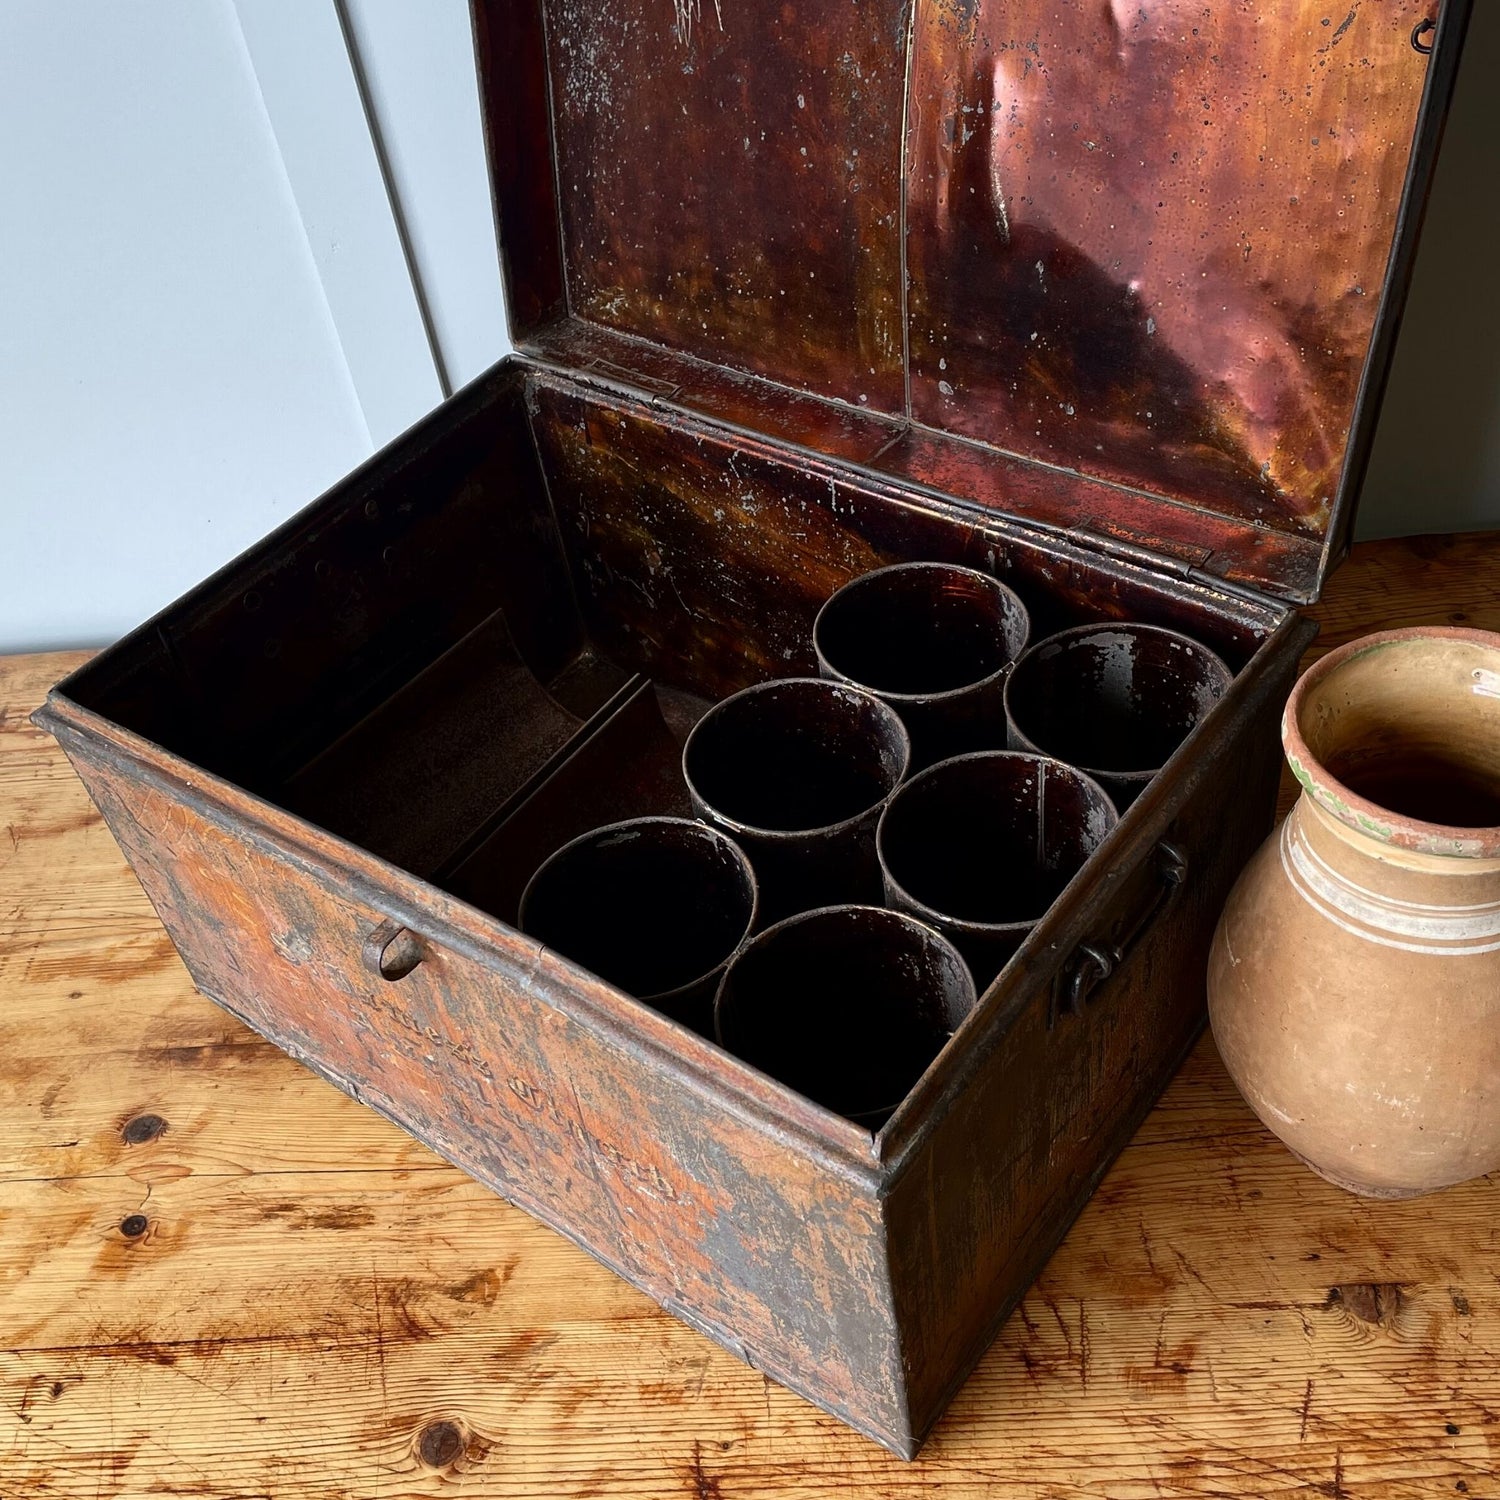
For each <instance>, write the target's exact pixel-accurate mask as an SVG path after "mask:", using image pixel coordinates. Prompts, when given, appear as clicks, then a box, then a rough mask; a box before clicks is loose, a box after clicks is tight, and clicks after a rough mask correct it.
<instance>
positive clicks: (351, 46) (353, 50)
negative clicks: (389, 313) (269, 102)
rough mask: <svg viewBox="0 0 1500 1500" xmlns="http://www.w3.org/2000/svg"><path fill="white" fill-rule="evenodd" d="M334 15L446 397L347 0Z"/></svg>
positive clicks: (432, 327) (422, 286)
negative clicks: (336, 18)
mask: <svg viewBox="0 0 1500 1500" xmlns="http://www.w3.org/2000/svg"><path fill="white" fill-rule="evenodd" d="M333 9H334V14H335V15H337V17H338V22H339V34H340V35H341V36H342V37H343V39H344V50H345V51H346V52H347V53H348V55H349V68H350V71H351V72H352V73H353V75H354V87H355V89H356V90H357V91H358V93H359V107H360V109H361V110H362V111H363V112H364V117H365V126H366V128H367V129H368V130H369V132H370V144H371V145H372V146H373V147H374V150H375V160H376V162H377V163H378V165H379V168H380V180H381V183H382V184H383V185H384V187H385V196H386V201H387V202H388V203H389V204H390V209H391V220H392V222H393V223H394V224H395V226H396V238H397V240H398V241H399V242H400V245H401V257H402V259H403V260H404V261H405V262H406V274H407V275H408V277H410V279H411V289H412V295H413V297H415V299H416V303H417V316H418V317H419V318H420V319H421V321H422V332H423V334H424V336H425V337H426V339H427V348H428V350H429V351H430V353H431V355H432V368H433V370H434V372H435V373H436V375H437V381H438V387H439V389H440V390H441V391H442V393H443V399H444V400H446V399H447V398H448V397H449V396H451V395H452V394H453V381H452V379H451V378H450V377H449V374H448V364H447V361H446V360H445V359H444V358H443V347H442V344H441V343H440V342H439V341H438V335H437V325H436V324H435V323H434V321H433V317H432V306H431V304H430V302H429V301H428V298H427V286H426V283H425V282H424V281H423V279H422V270H421V267H420V266H419V265H418V263H417V257H416V251H415V250H414V249H413V247H412V241H411V230H410V227H409V226H408V224H407V221H406V211H405V208H404V207H403V205H402V202H401V194H400V191H399V190H398V188H397V186H396V179H395V174H394V173H393V172H392V170H391V159H390V153H389V152H388V151H387V149H386V143H385V133H384V131H383V130H382V129H381V126H380V116H379V115H378V114H377V113H376V110H375V105H374V101H373V99H372V98H371V96H370V81H369V78H368V76H367V75H366V73H365V65H364V60H363V58H362V57H361V56H360V51H359V41H358V38H357V37H356V36H355V34H354V26H353V23H352V22H351V21H350V18H349V6H348V0H333Z"/></svg>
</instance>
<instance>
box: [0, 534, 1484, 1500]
mask: <svg viewBox="0 0 1500 1500" xmlns="http://www.w3.org/2000/svg"><path fill="white" fill-rule="evenodd" d="M1317 613H1318V614H1319V616H1320V617H1321V618H1322V619H1323V620H1324V622H1325V634H1324V636H1323V637H1322V639H1321V640H1320V642H1319V643H1318V647H1317V648H1315V650H1319V649H1327V648H1328V647H1330V646H1332V645H1335V644H1337V643H1339V642H1340V641H1342V640H1346V639H1349V638H1351V637H1352V636H1354V635H1357V634H1359V633H1362V632H1363V631H1366V630H1371V629H1377V628H1381V627H1382V626H1384V625H1386V624H1398V623H1399V624H1406V623H1415V622H1417V621H1421V620H1429V621H1450V620H1455V619H1457V620H1461V621H1463V622H1467V623H1471V624H1474V625H1478V626H1482V627H1488V628H1500V546H1497V542H1496V540H1495V539H1494V538H1489V537H1464V538H1452V539H1417V540H1412V541H1404V542H1392V543H1379V544H1373V545H1369V546H1366V547H1362V548H1360V549H1357V551H1356V554H1355V556H1354V558H1353V560H1352V561H1351V562H1350V563H1349V564H1348V565H1347V566H1346V567H1345V568H1344V569H1342V570H1341V571H1340V572H1339V573H1338V575H1337V576H1336V578H1335V580H1334V582H1333V584H1332V586H1331V588H1330V590H1329V595H1328V598H1327V599H1326V600H1325V602H1324V604H1323V605H1321V606H1320V607H1319V609H1318V611H1317ZM81 659H82V657H81V656H76V655H75V656H64V655H51V656H38V657H22V658H10V659H8V660H5V661H3V662H0V996H3V1005H0V1497H3V1500H16V1497H19V1496H28V1497H29V1496H33V1495H36V1496H102V1495H110V1496H137V1495H140V1496H145V1495H163V1494H191V1495H213V1496H238V1497H250V1496H274V1497H276V1500H283V1497H287V1500H297V1497H304V1496H305V1497H313V1496H317V1497H320V1500H321V1497H345V1496H348V1497H355V1496H358V1497H366V1496H369V1497H374V1496H406V1495H434V1494H465V1495H474V1496H528V1495H545V1496H547V1497H549V1500H555V1497H562V1496H640V1497H652V1500H655V1497H662V1496H674V1495H680V1496H684V1497H686V1500H734V1497H742V1496H771V1497H785V1500H794V1497H802V1500H810V1497H815V1496H827V1495H834V1494H838V1495H848V1494H879V1495H882V1496H891V1497H904V1496H913V1497H914V1496H925V1495H933V1494H938V1493H941V1494H942V1495H944V1496H954V1497H966V1496H980V1495H986V1496H1004V1495H1015V1496H1043V1495H1045V1496H1083V1495H1108V1496H1118V1497H1122V1500H1127V1497H1134V1496H1141V1497H1146V1496H1196V1495H1234V1496H1248V1495H1256V1496H1259V1495H1273V1494H1281V1493H1287V1492H1292V1491H1307V1492H1308V1493H1311V1494H1315V1495H1325V1496H1330V1497H1333V1500H1341V1497H1350V1500H1353V1497H1360V1496H1381V1497H1384V1496H1407V1495H1419V1494H1420V1495H1432V1494H1437V1493H1448V1494H1452V1493H1455V1492H1458V1493H1462V1491H1459V1490H1458V1486H1459V1485H1460V1484H1462V1485H1463V1486H1465V1487H1466V1491H1467V1494H1468V1495H1470V1496H1484V1495H1491V1494H1495V1493H1497V1492H1500V1483H1497V1480H1496V1478H1495V1476H1496V1474H1497V1472H1500V1281H1497V1277H1496V1274H1495V1269H1494V1268H1495V1265H1496V1258H1497V1251H1500V1216H1497V1212H1496V1211H1497V1208H1500V1199H1497V1193H1496V1187H1497V1184H1496V1183H1495V1182H1494V1181H1490V1180H1484V1181H1480V1182H1476V1183H1472V1184H1469V1185H1468V1186H1466V1187H1463V1188H1459V1189H1455V1190H1452V1191H1450V1192H1447V1193H1444V1194H1441V1195H1439V1196H1437V1197H1435V1198H1432V1199H1427V1200H1419V1201H1417V1202H1415V1203H1404V1204H1403V1203H1397V1204H1388V1203H1380V1204H1377V1203H1368V1202H1364V1201H1361V1200H1357V1199H1354V1198H1350V1197H1347V1196H1346V1195H1344V1194H1341V1193H1339V1192H1338V1191H1337V1190H1335V1189H1334V1188H1331V1187H1329V1186H1328V1185H1327V1184H1325V1183H1323V1182H1322V1181H1321V1180H1320V1179H1318V1178H1316V1177H1314V1176H1313V1175H1312V1174H1311V1173H1309V1172H1307V1171H1306V1170H1305V1169H1303V1168H1302V1167H1301V1166H1299V1165H1298V1164H1297V1163H1296V1162H1295V1161H1294V1160H1292V1158H1291V1157H1289V1156H1288V1155H1287V1154H1286V1152H1285V1151H1284V1150H1283V1149H1282V1148H1281V1147H1280V1146H1279V1145H1278V1144H1277V1143H1276V1142H1275V1141H1274V1140H1273V1138H1272V1137H1271V1136H1270V1135H1269V1134H1267V1132H1266V1131H1264V1130H1263V1129H1262V1128H1261V1127H1260V1125H1259V1124H1258V1123H1257V1122H1256V1120H1255V1119H1254V1117H1253V1116H1252V1115H1251V1114H1250V1112H1249V1111H1248V1110H1247V1109H1246V1107H1245V1106H1244V1105H1243V1104H1242V1103H1241V1102H1240V1100H1239V1098H1238V1096H1237V1094H1236V1093H1235V1091H1234V1088H1233V1086H1232V1085H1231V1084H1230V1082H1229V1081H1228V1079H1227V1078H1226V1077H1225V1075H1224V1072H1223V1069H1222V1067H1221V1066H1220V1064H1219V1062H1218V1059H1217V1056H1216V1054H1215V1053H1214V1051H1213V1047H1212V1043H1211V1042H1210V1041H1209V1040H1207V1039H1205V1041H1204V1042H1203V1044H1202V1045H1201V1046H1200V1047H1199V1048H1198V1050H1197V1051H1196V1052H1195V1053H1194V1055H1193V1056H1192V1058H1191V1059H1190V1060H1189V1062H1188V1064H1187V1065H1186V1066H1185V1067H1184V1069H1183V1071H1182V1073H1181V1074H1180V1075H1179V1077H1178V1078H1177V1080H1176V1081H1175V1082H1174V1083H1173V1085H1172V1087H1171V1088H1170V1089H1169V1091H1168V1092H1167V1094H1166V1096H1165V1097H1164V1098H1163V1100H1162V1101H1161V1104H1160V1105H1159V1106H1158V1108H1157V1109H1156V1111H1155V1112H1154V1113H1153V1114H1152V1115H1151V1117H1150V1118H1149V1119H1148V1120H1147V1122H1146V1124H1145V1125H1144V1126H1143V1127H1142V1129H1141V1131H1140V1132H1139V1134H1138V1135H1137V1137H1136V1139H1135V1140H1134V1141H1133V1142H1132V1144H1131V1145H1130V1146H1129V1147H1128V1148H1127V1149H1126V1151H1125V1153H1124V1154H1123V1156H1122V1157H1121V1158H1120V1160H1119V1162H1118V1163H1117V1164H1116V1166H1115V1168H1114V1170H1113V1171H1112V1172H1111V1173H1110V1175H1109V1176H1108V1177H1107V1178H1106V1180H1105V1182H1104V1184H1103V1186H1102V1187H1101V1189H1100V1191H1099V1192H1098V1194H1097V1195H1096V1197H1095V1199H1094V1201H1093V1202H1092V1204H1091V1205H1090V1207H1089V1208H1088V1210H1087V1211H1086V1212H1085V1213H1084V1215H1083V1217H1082V1218H1081V1219H1080V1220H1079V1221H1078V1223H1077V1225H1076V1226H1075V1228H1074V1230H1073V1232H1072V1233H1071V1234H1070V1235H1069V1237H1068V1239H1067V1241H1066V1242H1065V1244H1064V1245H1063V1247H1062V1249H1061V1250H1060V1251H1059V1252H1058V1254H1057V1255H1056V1256H1055V1257H1054V1258H1053V1261H1052V1263H1051V1264H1050V1265H1049V1266H1048V1268H1047V1270H1046V1272H1045V1274H1044V1275H1043V1276H1042V1278H1041V1280H1040V1281H1039V1282H1038V1284H1037V1285H1036V1287H1035V1288H1034V1290H1033V1292H1032V1293H1031V1295H1030V1296H1029V1297H1028V1298H1027V1300H1026V1302H1025V1304H1024V1306H1023V1307H1022V1309H1021V1310H1020V1311H1019V1312H1018V1313H1017V1314H1016V1316H1014V1317H1013V1318H1012V1319H1011V1320H1010V1322H1009V1324H1008V1325H1007V1326H1006V1327H1005V1329H1004V1330H1003V1331H1002V1333H1001V1335H1000V1337H999V1339H998V1340H997V1341H996V1344H995V1346H994V1348H993V1349H992V1350H991V1351H990V1353H989V1355H988V1356H987V1357H986V1359H985V1360H984V1362H983V1363H982V1364H981V1366H980V1368H979V1370H978V1371H977V1372H976V1374H975V1376H974V1377H973V1379H971V1380H970V1382H969V1383H968V1385H967V1386H966V1387H965V1389H964V1390H963V1391H962V1392H961V1393H960V1395H959V1397H958V1398H957V1400H956V1401H955V1403H954V1405H953V1407H952V1408H951V1409H950V1411H949V1413H948V1415H947V1416H946V1417H945V1419H944V1420H943V1421H942V1423H941V1424H940V1425H939V1427H938V1428H937V1430H936V1432H935V1434H934V1436H933V1438H932V1439H931V1441H930V1442H929V1444H928V1446H927V1448H926V1449H924V1451H923V1454H922V1456H921V1458H920V1459H919V1460H918V1461H917V1462H916V1463H914V1464H909V1465H907V1464H902V1463H901V1462H900V1461H899V1460H897V1459H894V1458H892V1457H890V1456H889V1455H888V1454H885V1453H884V1452H882V1451H881V1450H879V1449H877V1448H876V1447H875V1446H874V1445H873V1444H871V1443H869V1442H867V1441H865V1440H863V1439H861V1438H858V1437H856V1436H855V1435H854V1434H852V1433H850V1432H848V1431H847V1430H846V1429H844V1428H843V1427H842V1426H840V1425H839V1424H838V1423H837V1422H836V1421H834V1420H833V1419H832V1418H829V1417H826V1416H824V1415H822V1414H821V1413H820V1412H818V1411H816V1410H815V1409H814V1408H812V1407H811V1406H809V1405H807V1404H806V1403H805V1402H803V1401H801V1400H799V1399H798V1398H797V1397H795V1396H792V1395H790V1394H788V1393H787V1392H785V1391H783V1390H781V1389H779V1388H778V1387H776V1386H774V1385H771V1384H770V1383H768V1382H767V1381H765V1380H764V1379H763V1378H762V1377H761V1376H759V1375H758V1374H756V1373H755V1372H753V1371H751V1370H749V1369H747V1368H746V1367H744V1366H742V1365H740V1364H739V1363H738V1362H737V1361H735V1360H734V1359H733V1358H731V1357H730V1356H729V1355H727V1354H725V1353H723V1352H722V1351H720V1350H719V1349H718V1348H716V1347H715V1346H713V1345H711V1344H710V1343H708V1342H707V1341H706V1340H705V1339H702V1338H700V1337H699V1336H698V1335H696V1334H694V1333H693V1332H691V1331H690V1330H689V1329H687V1328H685V1327H683V1326H682V1325H681V1324H678V1323H677V1322H675V1321H674V1320H672V1319H671V1318H669V1317H667V1316H666V1315H665V1314H663V1313H661V1312H660V1311H658V1310H657V1309H656V1308H655V1307H654V1306H653V1305H652V1304H651V1303H650V1302H648V1301H647V1299H646V1298H645V1297H643V1296H642V1295H641V1294H639V1293H638V1292H635V1291H633V1290H632V1289H631V1288H630V1287H628V1286H626V1285H625V1284H624V1283H622V1282H620V1281H619V1280H617V1279H616V1278H615V1277H614V1276H612V1275H610V1274H609V1273H608V1272H606V1271H604V1270H603V1269H601V1268H600V1267H599V1266H597V1265H596V1264H595V1263H594V1262H592V1261H591V1260H589V1259H588V1258H587V1257H586V1256H585V1255H583V1254H582V1253H581V1252H580V1251H578V1250H577V1249H575V1248H574V1247H573V1246H572V1245H570V1244H569V1243H567V1242H566V1241H565V1240H562V1239H561V1238H559V1237H558V1236H557V1235H555V1234H553V1233H551V1232H550V1231H548V1230H546V1229H543V1228H541V1227H540V1226H539V1225H537V1224H535V1223H534V1222H532V1221H531V1220H530V1219H528V1218H527V1217H526V1216H525V1215H523V1214H521V1213H520V1212H518V1211H517V1210H515V1209H512V1208H511V1207H509V1206H508V1205H507V1204H505V1203H503V1202H501V1201H500V1200H498V1199H496V1198H495V1197H493V1196H492V1195H490V1194H489V1193H487V1192H485V1191H484V1190H483V1189H481V1188H479V1187H477V1186H476V1185H474V1184H473V1183H471V1182H470V1181H469V1180H468V1179H467V1178H465V1177H464V1176H463V1175H462V1174H460V1173H458V1172H456V1171H454V1170H453V1169H451V1168H449V1167H447V1166H445V1165H443V1164H442V1163H441V1162H439V1161H438V1160H437V1159H436V1158H435V1157H433V1156H431V1155H430V1154H429V1153H428V1152H426V1151H425V1150H424V1149H423V1148H422V1147H420V1146H418V1145H417V1144H416V1143H415V1142H413V1141H412V1140H410V1139H409V1138H408V1137H406V1136H405V1135H403V1134H402V1133H401V1132H400V1131H398V1130H396V1129H395V1128H394V1127H392V1126H390V1125H389V1124H387V1123H386V1122H385V1121H384V1120H382V1119H380V1118H378V1117H377V1116H375V1115H373V1114H371V1113H369V1112H368V1111H366V1110H363V1109H361V1108H360V1107H359V1106H358V1105H355V1104H353V1103H352V1102H351V1101H349V1100H348V1099H346V1098H344V1097H343V1096H342V1095H340V1094H338V1093H336V1092H335V1091H334V1090H333V1089H331V1088H329V1087H328V1086H327V1085H325V1084H323V1083H321V1082H320V1081H319V1080H317V1079H316V1078H314V1077H313V1076H312V1075H311V1074H310V1073H308V1072H306V1071H305V1070H303V1069H302V1068H300V1067H298V1066H297V1065H296V1064H295V1063H293V1062H291V1061H290V1060H289V1059H288V1058H286V1057H285V1056H283V1055H282V1054H280V1053H279V1052H277V1051H276V1050H275V1049H274V1048H272V1047H270V1046H268V1045H267V1044H265V1043H263V1042H261V1041H259V1040H258V1039H257V1038H256V1037H255V1036H253V1035H252V1034H251V1033H250V1032H248V1031H246V1030H245V1029H244V1028H243V1027H241V1026H240V1025H239V1024H238V1023H237V1022H234V1021H232V1020H230V1019H228V1018H226V1017H225V1016H223V1015H222V1014H221V1013H220V1012H219V1011H217V1010H216V1009H215V1008H214V1007H213V1006H212V1005H210V1004H209V1003H208V1002H206V1001H204V1000H202V999H201V998H199V997H198V996H197V995H196V994H195V993H194V991H193V989H192V986H191V984H190V982H189V980H188V978H187V975H186V973H185V971H184V970H183V969H182V967H181V965H180V964H179V962H178V960H177V958H176V956H175V954H174V953H173V952H172V950H171V948H170V945H168V944H167V943H166V941H165V938H164V937H163V936H162V934H161V930H160V928H159V926H158V924H157V922H156V919H155V917H154V915H153V913H152V912H151V910H150V908H149V906H148V905H147V904H146V902H145V899H144V897H143V896H142V895H141V893H140V890H139V888H138V887H137V886H136V884H135V882H134V880H133V878H132V877H131V875H130V874H129V872H128V870H127V868H126V866H125V863H124V861H123V859H122V858H121V857H120V855H119V853H118V851H117V850H116V848H115V846H114V844H113V842H112V841H111V839H110V837H109V835H108V833H107V831H106V830H105V828H104V826H103V824H102V822H101V821H100V819H99V818H98V816H97V814H95V813H94V811H93V809H92V808H91V806H90V805H89V803H88V801H87V799H86V797H85V796H84V794H83V792H82V789H81V788H80V787H79V786H78V784H77V783H76V781H75V780H74V779H73V777H72V774H71V773H70V772H69V771H68V769H67V767H66V764H65V762H64V761H63V759H62V757H61V755H60V754H59V753H58V752H57V751H56V749H55V748H54V747H53V746H52V744H51V742H50V741H48V740H47V739H46V738H45V737H44V736H42V735H41V734H40V733H39V732H38V731H36V730H34V729H33V728H32V727H31V726H30V725H29V724H28V723H27V722H26V718H25V715H26V713H27V712H28V711H29V709H30V708H31V707H32V706H33V705H34V704H36V703H37V702H39V701H40V699H41V697H42V695H43V693H44V691H45V689H46V687H47V686H48V684H49V683H50V682H52V681H53V680H54V679H55V678H56V677H57V676H59V675H60V674H61V673H62V672H64V671H65V670H67V669H69V668H70V667H71V666H72V665H73V664H74V663H75V662H76V661H79V660H81ZM153 1115H154V1116H155V1117H157V1122H163V1123H160V1124H158V1123H157V1122H152V1121H143V1117H144V1116H153ZM132 1122H142V1123H137V1124H133V1123H132ZM140 1137H144V1138H140ZM142 1219H143V1220H144V1229H141V1227H140V1220H142ZM132 1220H134V1222H132ZM122 1226H125V1228H126V1229H129V1230H131V1231H137V1230H139V1232H132V1233H126V1232H124V1229H122Z"/></svg>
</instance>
